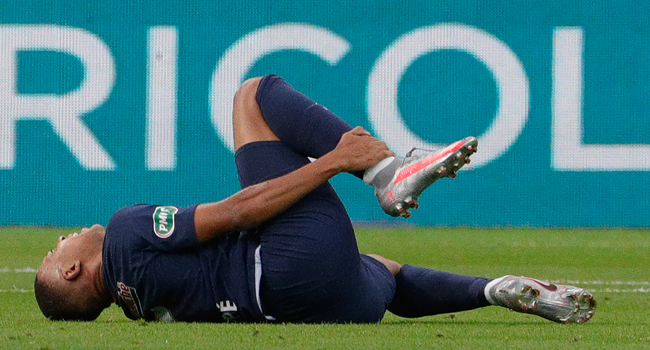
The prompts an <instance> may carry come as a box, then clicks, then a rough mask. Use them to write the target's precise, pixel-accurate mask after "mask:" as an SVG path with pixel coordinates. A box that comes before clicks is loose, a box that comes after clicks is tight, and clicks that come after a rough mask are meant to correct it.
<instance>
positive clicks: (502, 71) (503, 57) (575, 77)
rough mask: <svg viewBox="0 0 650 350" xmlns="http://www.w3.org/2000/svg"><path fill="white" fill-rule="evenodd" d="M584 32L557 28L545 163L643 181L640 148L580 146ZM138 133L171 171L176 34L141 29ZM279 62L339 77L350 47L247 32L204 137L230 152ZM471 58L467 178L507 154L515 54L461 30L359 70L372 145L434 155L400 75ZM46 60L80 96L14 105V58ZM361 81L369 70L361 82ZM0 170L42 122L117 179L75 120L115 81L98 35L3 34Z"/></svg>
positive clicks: (221, 67) (267, 30)
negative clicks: (250, 81)
mask: <svg viewBox="0 0 650 350" xmlns="http://www.w3.org/2000/svg"><path fill="white" fill-rule="evenodd" d="M585 41H586V38H585V30H584V29H583V28H582V27H577V26H573V27H554V28H553V32H552V49H551V55H550V62H549V72H550V74H551V76H552V80H553V82H552V91H551V92H552V93H551V97H550V100H549V101H548V102H549V105H550V106H551V113H552V121H551V123H550V124H551V125H550V130H551V132H550V133H551V137H550V140H551V144H550V148H551V152H550V153H551V155H550V157H551V159H550V167H551V169H553V170H556V171H602V170H605V171H629V170H641V171H650V145H649V144H595V143H591V144H585V143H583V140H584V137H583V136H584V135H583V134H584V127H583V118H582V113H583V106H582V102H583V85H584V78H583V65H584V62H585V60H584V58H583V53H584V51H585V49H584V48H585ZM146 45H147V58H146V59H147V80H146V90H147V93H146V101H145V102H146V106H147V111H146V116H145V118H146V123H145V124H146V127H145V135H143V137H144V139H145V142H144V145H145V146H144V159H145V163H146V164H145V167H146V169H147V170H156V171H174V170H175V169H176V166H177V154H176V152H177V150H176V137H177V133H176V127H177V110H178V96H177V95H178V91H179V90H180V89H179V87H178V72H179V68H178V61H179V60H178V58H179V57H180V56H181V55H182V54H183V52H182V51H181V50H180V49H179V47H180V45H179V34H178V27H175V26H152V27H149V28H148V29H147V41H146ZM283 50H297V51H302V52H306V53H309V54H312V55H314V56H316V57H317V58H319V59H321V60H323V61H324V62H325V63H327V64H328V65H330V66H336V65H337V64H338V63H339V62H340V61H341V59H342V58H343V57H346V56H348V55H353V54H354V51H353V50H352V44H351V43H350V42H349V41H348V40H347V39H346V38H345V37H343V36H341V35H339V34H337V33H335V32H333V31H331V30H330V29H328V28H325V27H321V26H315V25H311V24H306V23H279V24H275V25H270V26H266V27H263V28H259V29H256V30H253V31H251V32H249V33H247V34H246V35H244V36H243V37H241V38H239V39H238V40H236V41H235V42H234V43H233V44H232V45H231V46H230V47H228V48H227V49H226V50H225V51H224V52H223V54H222V55H221V57H220V58H219V60H218V62H216V65H215V68H214V70H213V72H212V76H211V83H210V92H209V95H208V96H205V98H206V99H207V100H208V101H209V103H210V118H211V121H212V125H213V127H214V129H215V131H216V133H217V134H218V136H219V137H220V139H221V141H222V142H223V144H224V145H225V146H226V147H227V148H229V149H230V150H232V149H233V132H232V129H233V125H232V120H231V118H230V117H229V116H230V115H231V114H232V98H233V96H234V94H235V92H236V91H237V89H238V87H239V86H240V84H241V83H242V81H243V80H244V79H245V77H246V76H247V74H248V73H249V72H250V70H251V69H252V68H253V67H254V66H255V64H256V62H257V61H259V60H261V59H262V58H263V57H265V56H267V55H270V54H273V53H275V52H280V51H283ZM441 50H454V51H460V52H463V53H466V54H468V55H470V56H471V57H472V58H473V59H475V60H476V61H478V62H480V63H481V64H482V65H484V66H485V67H486V68H487V70H489V72H490V73H491V74H492V76H493V80H494V84H495V86H496V88H497V89H496V91H497V99H498V101H497V106H498V108H497V110H496V112H495V115H494V119H493V120H492V122H491V124H490V125H489V127H488V128H486V130H485V132H484V133H483V134H481V135H478V137H477V138H478V139H479V144H481V149H482V151H481V152H479V153H478V154H476V155H475V156H474V158H473V162H472V165H471V166H472V167H480V166H484V165H486V164H488V163H490V162H492V161H494V160H496V159H498V158H499V157H501V156H502V155H504V154H505V153H507V152H508V151H509V150H510V148H511V147H512V146H513V144H515V143H516V141H517V139H518V138H519V137H520V135H521V133H522V130H523V129H524V127H525V126H526V125H527V123H528V117H529V109H530V106H529V104H530V83H529V77H528V75H527V74H526V70H525V68H524V65H523V63H522V62H521V60H520V59H519V57H518V56H517V54H516V53H515V52H514V51H513V50H512V49H511V48H510V47H509V46H508V44H506V43H505V42H503V41H502V40H500V39H499V38H498V37H496V36H494V35H492V34H490V33H488V32H487V31H485V30H483V29H480V28H477V27H474V26H470V25H466V24H462V23H440V24H436V25H431V26H425V27H421V28H416V29H414V30H412V31H409V32H407V33H405V34H403V35H401V36H398V37H397V38H396V39H395V40H394V41H393V42H392V43H390V44H389V45H388V46H387V47H386V49H385V50H383V51H382V52H381V54H380V55H379V56H378V57H377V59H376V60H375V62H374V63H373V65H372V67H371V68H370V69H368V71H369V75H368V79H367V91H366V101H367V106H366V108H367V114H368V119H369V122H370V124H371V125H372V128H373V130H374V131H375V133H376V134H377V136H378V137H380V138H381V139H383V140H384V141H386V142H387V143H388V145H389V146H390V148H391V149H393V150H394V151H396V152H397V153H398V154H405V153H406V152H407V151H408V150H409V149H410V148H412V147H419V148H427V149H437V148H441V147H440V146H441V145H438V144H431V143H429V142H427V141H426V140H424V139H422V138H420V137H419V136H418V135H417V134H416V133H414V132H413V131H412V130H411V129H410V128H409V127H408V125H407V123H406V122H405V120H404V118H402V116H401V113H400V110H399V107H398V95H399V94H398V89H399V83H400V81H401V80H402V77H403V76H404V75H405V73H406V71H407V70H408V68H409V67H410V66H411V65H412V64H413V63H414V62H415V61H416V60H417V59H419V58H420V57H422V56H424V55H427V54H430V53H432V52H435V51H441ZM21 51H54V52H59V53H63V54H67V55H72V56H74V57H76V58H77V59H78V60H79V62H81V65H82V66H83V69H84V72H85V74H84V78H83V79H82V81H81V82H80V84H79V86H78V88H76V89H74V90H73V91H70V92H68V93H65V94H21V93H20V91H19V89H17V88H16V86H17V76H18V74H17V59H16V57H17V53H18V52H21ZM363 71H366V70H363ZM0 77H1V78H2V79H0V110H2V111H3V113H2V114H1V115H0V170H8V169H13V167H14V166H15V162H16V144H17V142H16V139H15V138H16V135H15V134H16V130H15V129H16V127H15V124H16V122H17V121H19V120H25V119H27V120H30V119H31V120H33V119H39V120H46V121H48V122H49V123H50V124H51V125H52V126H53V129H54V131H55V132H56V133H57V134H58V136H59V137H60V138H61V140H62V141H63V142H64V143H65V145H66V146H67V147H68V149H69V150H70V151H71V154H72V155H73V156H74V157H75V158H76V159H77V160H78V161H79V163H80V165H81V166H82V167H83V168H85V169H87V170H109V171H110V170H116V169H117V167H118V165H117V164H116V163H115V161H114V159H113V157H112V156H111V155H110V154H109V153H108V152H107V151H106V149H105V148H104V147H103V146H102V145H101V144H100V142H99V140H98V138H97V137H96V136H95V135H94V134H93V132H92V131H91V130H90V129H89V128H88V127H87V126H86V125H85V124H84V122H83V120H82V116H84V115H86V114H88V113H90V112H92V111H94V110H95V109H98V108H100V107H101V106H102V105H103V104H104V103H105V102H106V101H107V100H108V99H109V97H110V96H111V92H112V90H113V88H114V86H115V81H116V77H117V68H116V64H115V58H114V56H113V54H112V53H111V48H109V47H108V46H107V45H106V43H105V42H104V41H103V40H102V39H101V38H100V37H99V36H97V35H96V34H94V33H91V32H89V31H87V30H84V29H81V28H74V27H67V26H61V25H22V24H8V25H0Z"/></svg>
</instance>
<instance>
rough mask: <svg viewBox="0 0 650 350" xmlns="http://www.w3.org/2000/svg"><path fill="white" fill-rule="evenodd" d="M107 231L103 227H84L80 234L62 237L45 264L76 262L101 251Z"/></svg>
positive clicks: (46, 257)
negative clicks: (98, 250)
mask: <svg viewBox="0 0 650 350" xmlns="http://www.w3.org/2000/svg"><path fill="white" fill-rule="evenodd" d="M105 233H106V231H105V230H104V227H102V226H101V225H93V226H92V227H84V228H82V229H81V231H80V232H79V233H77V232H75V233H72V234H69V235H67V236H60V237H59V239H58V241H57V244H56V248H55V249H53V250H51V251H49V252H48V253H47V254H46V255H45V258H43V264H44V265H45V264H48V263H57V262H67V261H74V260H79V259H81V258H83V257H84V256H85V255H86V254H93V253H95V252H96V251H97V249H101V247H102V244H103V241H104V234H105Z"/></svg>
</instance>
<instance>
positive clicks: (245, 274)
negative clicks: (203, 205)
mask: <svg viewBox="0 0 650 350" xmlns="http://www.w3.org/2000/svg"><path fill="white" fill-rule="evenodd" d="M195 208H196V206H190V207H178V208H177V207H171V206H155V205H135V206H130V207H126V208H123V209H120V210H119V211H117V212H116V213H115V214H114V215H113V216H112V217H111V219H110V221H109V223H108V225H107V227H106V236H105V238H104V248H103V256H102V262H103V267H102V269H103V270H102V271H103V278H104V282H105V285H106V287H107V288H108V290H109V291H110V292H111V294H112V296H113V299H114V300H115V302H116V303H117V304H118V305H119V306H120V307H121V308H122V310H123V311H124V314H125V315H126V316H127V317H129V318H131V319H145V320H148V321H153V320H158V321H191V322H222V321H232V320H234V321H247V322H251V321H263V320H264V319H265V318H264V316H262V314H261V312H260V310H259V306H258V304H257V302H256V290H255V257H254V254H255V249H256V247H257V246H258V245H259V243H257V242H255V241H254V240H252V239H251V236H250V235H248V234H246V233H241V234H239V235H237V234H233V235H229V236H226V237H223V238H221V239H216V240H213V241H210V242H207V243H199V241H198V240H197V238H196V232H195V229H194V210H195Z"/></svg>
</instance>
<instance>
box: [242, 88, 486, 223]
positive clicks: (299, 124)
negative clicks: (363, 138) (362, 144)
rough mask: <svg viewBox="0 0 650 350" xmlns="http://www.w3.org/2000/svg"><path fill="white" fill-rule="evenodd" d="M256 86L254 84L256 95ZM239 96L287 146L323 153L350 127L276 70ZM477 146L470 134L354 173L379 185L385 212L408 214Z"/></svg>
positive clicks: (314, 155) (304, 152)
mask: <svg viewBox="0 0 650 350" xmlns="http://www.w3.org/2000/svg"><path fill="white" fill-rule="evenodd" d="M253 89H256V91H255V96H254V100H253V98H252V95H253V94H252V91H253ZM238 98H239V100H240V101H239V103H240V104H242V105H243V104H251V105H253V104H254V105H256V106H252V107H250V108H248V110H250V111H255V112H256V113H259V115H260V116H261V117H262V118H263V120H264V122H265V126H264V127H265V128H266V127H267V126H268V128H269V129H271V130H272V132H273V134H274V135H276V137H278V138H279V139H280V140H282V142H284V143H285V144H287V146H288V147H289V148H291V149H293V150H294V151H296V152H297V153H299V154H301V155H304V156H308V157H312V158H319V157H320V156H322V155H324V154H325V153H327V152H329V151H331V150H332V149H334V147H336V145H337V143H338V141H339V140H340V138H341V135H342V134H343V133H345V132H347V131H349V130H350V129H351V126H350V125H348V124H347V123H346V122H345V121H343V120H342V119H341V118H339V117H338V116H337V115H335V114H334V113H332V112H331V111H329V110H328V109H327V108H325V107H323V106H321V105H319V104H318V103H316V102H315V101H313V100H311V99H310V98H308V97H307V96H305V95H304V94H302V93H300V92H299V91H297V90H295V89H294V88H293V87H291V85H289V84H288V83H287V82H285V81H284V80H283V79H282V78H280V77H278V76H277V75H268V76H265V77H261V78H253V79H251V80H249V81H247V82H246V83H245V84H244V86H243V87H242V92H241V93H238ZM242 101H243V102H242ZM236 102H237V99H236ZM236 108H237V104H236ZM258 124H261V123H259V122H258ZM235 143H236V144H237V138H235ZM476 146H477V141H476V139H475V138H473V137H469V138H465V139H463V140H461V141H458V142H455V143H453V144H451V145H449V146H448V147H446V148H444V149H442V150H439V151H421V152H420V153H419V154H409V155H407V156H406V157H404V158H401V157H390V158H387V159H385V160H383V161H381V162H379V163H378V164H377V165H375V166H373V167H371V168H369V169H367V170H366V171H365V172H358V173H355V174H354V175H355V176H357V177H359V178H363V180H364V181H365V182H366V183H367V184H369V185H372V186H374V187H375V194H376V195H377V198H378V200H379V203H380V205H381V207H382V209H383V210H384V211H385V212H386V213H387V214H389V215H391V216H404V217H408V216H410V212H409V209H410V208H417V206H418V205H417V201H418V197H419V195H420V193H422V191H424V189H426V188H427V187H428V186H430V185H431V184H432V183H434V182H435V181H437V180H439V179H441V178H444V177H451V178H454V177H455V176H456V172H457V171H458V170H459V169H460V168H461V167H463V166H464V165H465V164H467V163H469V156H470V155H471V154H472V153H474V152H475V151H476Z"/></svg>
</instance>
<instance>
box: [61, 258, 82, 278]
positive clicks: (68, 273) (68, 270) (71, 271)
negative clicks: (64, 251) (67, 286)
mask: <svg viewBox="0 0 650 350" xmlns="http://www.w3.org/2000/svg"><path fill="white" fill-rule="evenodd" d="M80 273H81V262H79V260H75V261H74V262H72V263H70V264H68V265H66V266H64V268H63V271H62V275H63V278H64V279H66V280H68V281H72V280H74V279H76V278H77V277H79V274H80Z"/></svg>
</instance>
